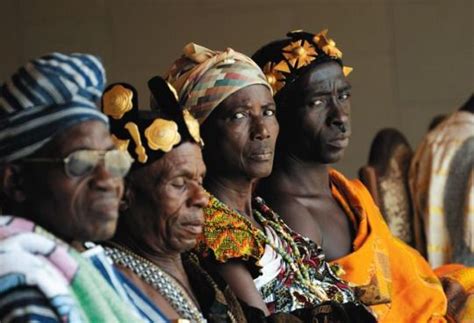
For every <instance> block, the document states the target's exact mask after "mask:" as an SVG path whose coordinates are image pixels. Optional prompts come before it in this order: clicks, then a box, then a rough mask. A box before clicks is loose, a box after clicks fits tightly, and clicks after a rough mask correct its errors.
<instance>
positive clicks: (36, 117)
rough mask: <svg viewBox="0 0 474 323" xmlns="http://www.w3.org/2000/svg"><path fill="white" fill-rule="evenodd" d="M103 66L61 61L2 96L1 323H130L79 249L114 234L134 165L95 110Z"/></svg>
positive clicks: (48, 61)
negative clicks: (125, 178)
mask: <svg viewBox="0 0 474 323" xmlns="http://www.w3.org/2000/svg"><path fill="white" fill-rule="evenodd" d="M104 82H105V73H104V69H103V67H102V64H101V63H100V62H99V61H98V59H97V58H96V57H93V56H91V55H84V54H72V55H63V54H60V53H54V54H50V55H48V56H44V57H41V58H39V59H35V60H33V61H31V62H29V63H28V64H26V65H25V66H23V67H22V68H20V69H19V70H18V71H17V72H16V73H15V74H14V75H13V76H12V77H11V78H10V79H9V80H8V81H7V82H6V83H5V84H4V85H3V86H2V87H1V89H0V163H1V173H0V179H1V182H0V185H1V194H2V208H3V211H4V212H5V214H10V215H8V216H6V215H5V216H0V264H1V266H0V321H2V322H10V321H15V322H16V321H48V322H51V321H53V322H54V321H71V322H88V321H95V322H105V321H115V322H119V321H122V322H130V321H136V320H137V319H139V318H138V316H136V314H135V313H134V312H132V311H131V310H130V307H129V306H127V305H126V303H124V302H123V301H122V300H121V299H120V298H119V297H118V296H117V295H116V293H115V292H114V290H113V289H112V288H111V287H110V286H109V285H108V284H107V282H106V280H104V279H103V278H102V276H100V274H99V272H98V271H97V270H96V269H95V268H94V267H93V266H92V265H91V263H90V262H89V261H87V259H84V258H83V257H81V256H80V254H79V253H78V252H77V251H76V250H75V249H74V248H73V247H72V246H75V247H76V248H81V244H82V242H84V241H88V240H104V239H108V238H110V237H111V236H112V235H113V234H114V232H115V227H116V223H117V218H118V206H119V202H120V199H121V196H122V193H123V181H122V178H123V176H125V174H126V173H127V172H128V170H129V168H130V165H131V161H130V157H129V156H128V155H126V154H125V153H123V152H120V151H118V150H116V149H114V145H113V142H112V141H111V139H110V135H109V132H108V121H107V117H106V116H105V115H103V114H102V113H101V112H99V111H98V110H97V108H96V105H95V101H96V100H97V99H98V98H100V96H101V94H102V90H103V86H104Z"/></svg>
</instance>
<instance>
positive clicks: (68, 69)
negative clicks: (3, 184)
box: [0, 53, 108, 162]
mask: <svg viewBox="0 0 474 323" xmlns="http://www.w3.org/2000/svg"><path fill="white" fill-rule="evenodd" d="M104 83H105V72H104V68H103V66H102V64H101V63H100V61H99V59H98V58H96V57H94V56H92V55H85V54H71V55H65V54H61V53H52V54H49V55H47V56H43V57H41V58H38V59H35V60H32V61H31V62H29V63H27V64H26V65H25V66H23V67H21V68H20V69H19V70H18V71H17V72H16V73H15V74H14V75H13V76H12V77H11V78H10V79H9V80H8V81H7V82H5V84H3V85H2V86H1V88H0V161H1V162H8V161H13V160H17V159H20V158H22V157H25V156H28V155H30V154H32V153H34V152H35V151H37V150H38V149H40V148H41V147H43V146H44V145H45V144H46V143H48V142H49V141H50V140H51V139H52V137H53V136H55V135H58V134H60V133H61V132H62V131H64V130H66V129H68V128H70V127H71V126H73V125H75V124H77V123H79V122H84V121H86V120H99V121H101V122H103V123H105V124H107V123H108V121H107V117H106V116H104V115H103V114H102V113H101V112H99V111H98V109H97V107H96V105H95V102H96V101H97V99H99V98H100V97H101V95H102V90H103V88H104Z"/></svg>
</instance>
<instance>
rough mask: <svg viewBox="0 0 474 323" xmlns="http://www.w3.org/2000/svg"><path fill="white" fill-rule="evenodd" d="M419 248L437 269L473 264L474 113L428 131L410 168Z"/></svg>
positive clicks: (456, 114) (465, 113)
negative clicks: (442, 266)
mask: <svg viewBox="0 0 474 323" xmlns="http://www.w3.org/2000/svg"><path fill="white" fill-rule="evenodd" d="M409 182H410V191H411V195H412V200H413V208H414V212H415V217H414V228H415V238H416V247H417V249H418V250H419V251H420V252H421V253H422V254H424V255H426V258H427V259H428V261H429V262H430V264H431V265H432V266H433V267H437V266H441V265H443V264H446V263H450V262H456V263H462V264H465V265H469V266H473V265H474V114H473V113H471V112H468V111H457V112H454V113H453V114H452V115H451V116H450V117H448V118H447V119H446V120H444V121H443V122H442V123H441V124H439V125H438V126H437V127H436V128H435V129H433V130H432V131H431V132H429V133H428V134H427V135H426V137H425V138H424V139H423V141H422V143H421V144H420V146H419V147H418V149H417V150H416V153H415V156H414V157H413V160H412V163H411V168H410V176H409Z"/></svg>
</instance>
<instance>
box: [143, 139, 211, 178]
mask: <svg viewBox="0 0 474 323" xmlns="http://www.w3.org/2000/svg"><path fill="white" fill-rule="evenodd" d="M149 171H150V172H153V173H155V172H159V173H161V175H162V176H165V177H166V176H174V175H176V174H177V173H179V174H180V175H189V176H193V175H201V174H202V173H203V172H205V171H206V166H205V164H204V161H203V159H202V153H201V148H200V147H199V146H198V145H197V144H195V143H191V142H185V143H183V144H181V145H179V146H178V147H176V148H173V149H172V150H171V151H170V152H168V153H166V154H165V155H164V156H163V157H162V158H161V159H159V160H157V161H155V162H154V163H153V164H152V165H151V167H150V168H149Z"/></svg>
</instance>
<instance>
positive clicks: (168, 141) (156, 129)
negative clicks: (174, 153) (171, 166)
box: [145, 119, 181, 153]
mask: <svg viewBox="0 0 474 323" xmlns="http://www.w3.org/2000/svg"><path fill="white" fill-rule="evenodd" d="M145 137H146V139H147V141H148V147H150V149H152V150H162V151H164V152H165V153H167V152H169V151H170V150H171V149H172V148H173V146H174V145H176V144H178V143H179V142H180V141H181V135H180V134H179V132H178V125H177V124H176V122H174V121H170V120H165V119H155V120H154V121H153V123H152V124H151V125H149V126H148V127H147V128H146V129H145Z"/></svg>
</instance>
